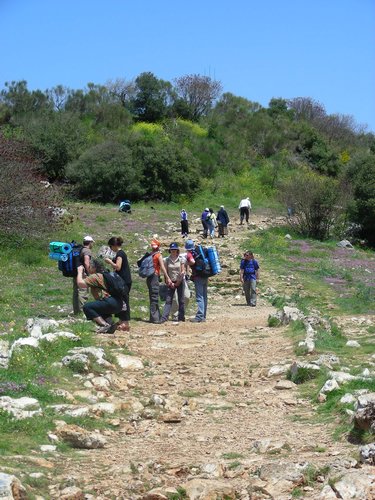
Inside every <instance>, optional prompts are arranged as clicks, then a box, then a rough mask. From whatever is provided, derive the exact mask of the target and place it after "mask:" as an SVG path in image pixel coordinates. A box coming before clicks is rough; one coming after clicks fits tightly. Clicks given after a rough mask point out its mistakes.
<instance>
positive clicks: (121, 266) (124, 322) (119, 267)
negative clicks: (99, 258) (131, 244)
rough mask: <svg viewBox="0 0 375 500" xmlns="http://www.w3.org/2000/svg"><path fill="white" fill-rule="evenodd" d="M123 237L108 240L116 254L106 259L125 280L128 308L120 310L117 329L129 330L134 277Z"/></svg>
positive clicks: (125, 297)
mask: <svg viewBox="0 0 375 500" xmlns="http://www.w3.org/2000/svg"><path fill="white" fill-rule="evenodd" d="M123 242H124V241H123V239H122V238H120V237H118V238H116V237H115V236H113V237H112V238H110V239H109V241H108V246H109V247H110V249H111V250H112V252H115V254H116V255H115V256H114V258H113V259H110V258H109V257H106V258H105V259H104V260H105V262H106V263H107V264H109V265H110V266H111V267H112V269H113V271H115V272H116V273H117V274H118V275H119V276H121V278H122V279H123V280H124V284H125V286H124V301H125V304H126V310H125V311H120V312H119V314H118V317H119V323H118V326H117V330H120V331H123V332H128V331H129V330H130V326H129V321H130V304H129V294H130V290H131V287H132V277H131V273H130V267H129V262H128V257H127V255H126V253H125V252H124V250H123V249H122V244H123Z"/></svg>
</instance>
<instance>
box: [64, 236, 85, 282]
mask: <svg viewBox="0 0 375 500" xmlns="http://www.w3.org/2000/svg"><path fill="white" fill-rule="evenodd" d="M71 246H72V251H71V252H70V253H69V254H67V255H68V259H67V260H65V261H62V260H59V263H58V266H59V270H60V271H61V272H62V273H63V275H64V276H65V277H67V278H75V277H76V276H77V268H78V267H79V266H80V265H82V261H81V251H82V248H83V245H80V244H79V243H76V242H75V241H72V242H71Z"/></svg>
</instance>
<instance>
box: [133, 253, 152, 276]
mask: <svg viewBox="0 0 375 500" xmlns="http://www.w3.org/2000/svg"><path fill="white" fill-rule="evenodd" d="M154 255H155V254H153V253H148V252H147V253H145V255H144V256H143V257H142V258H141V259H139V260H138V261H137V265H138V275H139V276H140V277H141V278H149V277H150V276H152V275H153V274H154V273H155V267H154V258H153V257H154Z"/></svg>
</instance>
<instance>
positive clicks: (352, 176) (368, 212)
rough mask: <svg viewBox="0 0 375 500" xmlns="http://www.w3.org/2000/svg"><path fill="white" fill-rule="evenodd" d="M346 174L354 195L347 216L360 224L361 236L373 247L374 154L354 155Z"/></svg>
mask: <svg viewBox="0 0 375 500" xmlns="http://www.w3.org/2000/svg"><path fill="white" fill-rule="evenodd" d="M347 176H348V178H349V180H350V181H351V183H352V185H353V195H354V200H353V203H352V205H351V206H350V208H349V216H350V218H351V220H352V221H353V222H356V223H357V224H359V225H360V226H361V236H362V238H364V239H366V240H367V241H368V243H369V244H370V245H371V246H372V247H375V155H374V154H371V153H368V152H362V153H359V154H357V155H355V156H354V157H353V159H352V160H351V162H350V164H349V168H348V173H347Z"/></svg>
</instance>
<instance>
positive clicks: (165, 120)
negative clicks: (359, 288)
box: [0, 72, 375, 245]
mask: <svg viewBox="0 0 375 500" xmlns="http://www.w3.org/2000/svg"><path fill="white" fill-rule="evenodd" d="M0 132H1V134H0V137H1V144H2V145H3V146H2V148H3V147H4V144H7V143H8V141H13V143H14V141H20V142H19V143H20V144H22V145H23V146H22V147H24V145H25V144H26V145H27V146H28V147H30V148H31V151H32V155H33V156H34V158H35V159H36V163H37V164H38V168H37V173H38V175H39V176H43V178H45V179H48V180H49V181H50V182H54V183H55V184H56V183H64V185H65V186H68V188H69V194H70V196H75V197H78V198H80V199H86V200H90V201H97V202H118V201H119V200H121V199H124V198H130V199H132V200H163V201H175V202H178V203H184V204H185V203H187V202H188V201H191V199H192V197H195V198H196V197H197V196H198V199H199V200H200V199H204V200H207V202H209V201H211V200H212V201H215V202H216V201H218V199H219V198H220V199H222V200H223V201H224V202H227V200H230V201H231V202H232V201H233V203H237V202H238V198H240V197H241V196H243V195H245V194H246V195H247V194H248V195H250V196H251V199H252V201H255V202H256V203H257V204H258V206H259V205H262V206H274V205H275V203H277V202H278V201H279V202H282V204H283V205H284V207H285V208H286V207H287V206H288V207H289V208H291V209H292V210H293V211H294V213H295V214H296V215H297V216H298V215H300V217H299V218H298V217H297V219H298V220H299V223H298V227H297V229H298V230H300V231H301V232H302V233H303V234H305V235H307V236H313V237H318V238H320V239H324V238H326V237H327V236H328V235H329V234H330V233H331V232H332V230H337V231H338V232H340V235H342V234H344V233H345V230H346V229H347V228H348V227H350V226H351V228H352V230H353V229H354V230H355V231H356V233H357V234H356V236H357V237H358V238H363V239H366V240H367V241H368V242H369V243H370V244H371V245H374V244H375V239H374V238H375V236H374V235H375V230H374V229H375V228H374V220H375V195H374V193H375V161H374V159H375V137H374V135H373V134H372V133H366V131H365V129H364V128H363V127H360V126H358V125H357V124H356V123H355V121H354V119H353V118H352V117H351V116H347V115H339V114H335V115H329V114H327V113H326V111H325V109H324V107H323V105H322V104H320V103H318V102H316V101H314V100H313V99H311V98H308V97H297V98H294V99H289V100H286V99H282V98H273V99H271V101H270V103H269V105H268V107H263V106H261V105H260V104H258V103H256V102H252V101H250V100H247V99H245V98H243V97H238V96H235V95H233V94H230V93H223V92H222V86H221V84H220V82H218V81H215V80H213V79H211V78H209V77H205V76H200V75H186V76H182V77H180V78H177V79H176V80H174V81H173V82H168V81H164V80H161V79H159V78H157V77H156V76H155V75H153V74H152V73H150V72H145V73H142V74H140V75H139V76H138V77H137V78H135V79H134V80H132V81H126V80H123V79H118V80H115V81H110V82H108V83H107V84H105V85H97V84H94V83H89V84H88V85H87V87H86V88H85V89H69V88H66V87H63V86H62V85H57V86H56V87H54V88H52V89H47V90H45V91H41V90H29V89H28V87H27V82H25V81H18V82H7V83H5V86H4V88H3V90H1V92H0ZM22 161H23V160H22V159H19V158H16V159H14V158H11V159H9V157H8V158H6V159H5V160H4V158H3V159H2V162H1V168H2V174H3V176H4V175H5V178H7V182H6V188H5V189H4V191H9V189H8V188H10V191H12V192H13V191H14V190H13V188H12V186H13V184H14V185H15V181H13V179H12V174H10V175H9V171H10V172H12V171H13V169H14V168H15V167H14V165H15V163H17V164H18V165H19V164H20V162H21V165H22ZM17 168H18V167H17ZM7 172H8V175H6V174H7ZM17 185H19V183H18V184H17ZM303 186H305V187H306V189H305V191H303V190H302V189H301V187H303ZM6 196H7V193H4V202H3V204H7V205H9V200H8V199H7V200H6V199H5V198H6ZM8 196H9V195H8ZM10 204H11V203H10ZM27 205H28V204H27ZM301 214H302V216H301ZM0 229H1V231H2V232H4V227H3V225H2V226H1V228H0Z"/></svg>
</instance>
